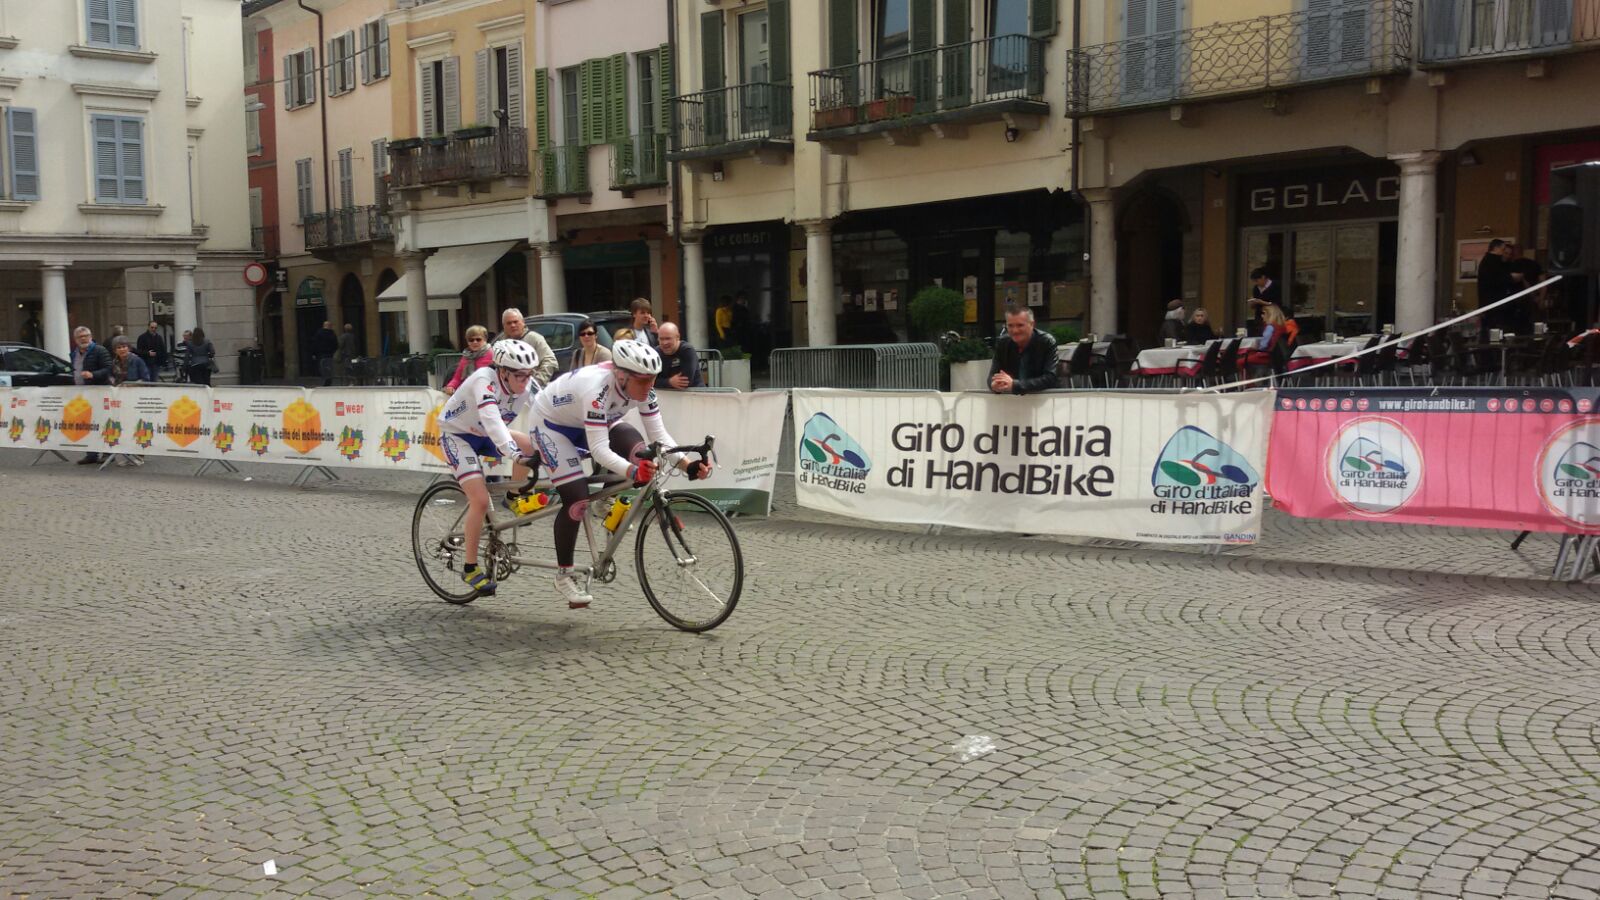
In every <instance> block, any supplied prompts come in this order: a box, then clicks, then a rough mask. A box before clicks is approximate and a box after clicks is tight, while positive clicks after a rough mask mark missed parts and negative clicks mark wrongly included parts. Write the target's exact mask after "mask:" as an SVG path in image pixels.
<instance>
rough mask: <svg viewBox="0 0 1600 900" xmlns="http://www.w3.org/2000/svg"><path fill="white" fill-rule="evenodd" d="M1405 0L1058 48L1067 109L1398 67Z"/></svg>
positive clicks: (1405, 31) (1139, 104)
mask: <svg viewBox="0 0 1600 900" xmlns="http://www.w3.org/2000/svg"><path fill="white" fill-rule="evenodd" d="M1411 10H1412V4H1411V0H1358V2H1340V3H1333V4H1327V5H1326V8H1325V9H1322V10H1318V11H1315V12H1313V11H1310V10H1298V11H1296V12H1291V13H1283V14H1280V15H1274V16H1260V17H1258V18H1254V19H1246V20H1244V21H1240V22H1221V23H1218V24H1215V25H1206V26H1203V27H1200V28H1190V29H1188V30H1185V31H1169V32H1164V33H1160V34H1154V35H1150V36H1148V37H1138V38H1130V39H1128V40H1124V41H1117V42H1115V43H1110V44H1099V45H1096V46H1093V47H1084V48H1082V49H1079V50H1072V51H1068V52H1067V115H1068V116H1070V117H1079V116H1089V115H1096V114H1104V113H1113V112H1122V111H1125V110H1132V109H1140V108H1145V107H1152V106H1165V105H1169V104H1173V103H1183V102H1189V101H1196V100H1211V99H1216V98H1223V97H1230V96H1237V95H1240V94H1251V93H1260V92H1264V91H1279V90H1285V89H1288V88H1293V87H1297V86H1300V85H1309V84H1319V83H1325V82H1332V81H1343V80H1349V79H1357V78H1369V77H1373V76H1377V75H1386V74H1391V73H1396V72H1404V71H1406V70H1407V69H1408V68H1409V67H1410V64H1411V54H1412V47H1411Z"/></svg>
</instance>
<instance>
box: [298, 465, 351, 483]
mask: <svg viewBox="0 0 1600 900" xmlns="http://www.w3.org/2000/svg"><path fill="white" fill-rule="evenodd" d="M312 475H321V476H322V477H323V478H326V479H327V480H329V481H338V480H339V475H338V474H337V473H336V472H334V471H333V470H332V469H330V468H328V467H327V466H306V467H305V468H303V469H301V470H300V474H298V475H296V476H295V477H294V481H292V482H290V486H291V487H301V486H303V485H304V484H305V483H306V482H308V481H310V480H311V476H312Z"/></svg>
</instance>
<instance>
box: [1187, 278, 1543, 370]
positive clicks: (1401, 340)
mask: <svg viewBox="0 0 1600 900" xmlns="http://www.w3.org/2000/svg"><path fill="white" fill-rule="evenodd" d="M1560 280H1561V276H1560V275H1554V276H1551V277H1550V278H1547V279H1545V280H1544V281H1541V282H1539V283H1538V284H1536V285H1533V286H1532V287H1529V288H1524V289H1522V290H1520V291H1518V292H1516V293H1515V294H1512V295H1511V296H1509V297H1506V298H1504V299H1501V300H1496V301H1495V302H1493V303H1491V304H1489V305H1488V306H1484V307H1480V308H1478V309H1475V310H1473V311H1471V312H1469V313H1463V314H1462V315H1459V316H1456V317H1455V318H1454V319H1451V320H1450V321H1448V322H1440V323H1439V324H1437V325H1434V326H1432V327H1430V328H1424V329H1422V330H1421V331H1413V332H1412V333H1410V334H1402V335H1399V336H1398V337H1394V338H1390V339H1389V340H1387V341H1379V342H1378V343H1376V344H1373V345H1372V346H1371V347H1367V348H1365V349H1362V350H1357V351H1356V352H1355V353H1352V354H1350V355H1349V356H1340V357H1337V358H1335V359H1325V360H1323V361H1322V362H1319V363H1313V364H1311V365H1309V366H1306V367H1305V368H1301V369H1295V370H1294V371H1293V372H1290V373H1286V374H1284V375H1278V374H1276V373H1274V374H1272V375H1267V376H1265V377H1262V378H1252V379H1250V380H1249V381H1233V382H1229V383H1228V384H1219V385H1217V386H1215V387H1208V388H1200V389H1199V390H1200V392H1201V393H1209V392H1211V391H1226V390H1232V389H1233V388H1237V387H1242V386H1244V385H1247V384H1258V383H1260V382H1263V381H1275V380H1277V379H1279V378H1286V377H1288V375H1295V376H1299V375H1304V374H1305V373H1307V372H1311V371H1314V370H1316V369H1321V368H1324V367H1326V366H1337V365H1340V364H1342V363H1347V362H1350V361H1351V360H1353V359H1359V358H1360V357H1363V356H1366V355H1367V354H1368V353H1376V352H1378V351H1379V350H1382V349H1383V348H1385V347H1389V346H1393V345H1395V344H1400V343H1404V342H1406V341H1411V340H1415V339H1417V338H1420V337H1423V336H1425V335H1429V334H1432V333H1434V332H1435V331H1438V330H1439V329H1441V328H1449V327H1450V326H1452V325H1455V324H1457V323H1460V322H1465V321H1466V320H1468V319H1470V318H1472V317H1474V316H1480V315H1483V314H1484V313H1486V312H1488V311H1489V310H1491V309H1494V308H1496V307H1499V306H1504V305H1506V304H1507V303H1510V302H1511V301H1513V300H1517V299H1520V298H1522V297H1526V296H1527V295H1529V294H1531V293H1533V292H1534V291H1537V290H1539V289H1540V288H1545V287H1549V286H1550V285H1552V284H1555V283H1556V282H1558V281H1560Z"/></svg>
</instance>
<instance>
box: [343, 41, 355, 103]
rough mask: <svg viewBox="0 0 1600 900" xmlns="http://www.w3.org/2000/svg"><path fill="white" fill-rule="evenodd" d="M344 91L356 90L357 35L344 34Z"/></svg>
mask: <svg viewBox="0 0 1600 900" xmlns="http://www.w3.org/2000/svg"><path fill="white" fill-rule="evenodd" d="M344 89H345V90H347V91H353V90H355V89H356V33H355V32H354V31H346V32H345V33H344Z"/></svg>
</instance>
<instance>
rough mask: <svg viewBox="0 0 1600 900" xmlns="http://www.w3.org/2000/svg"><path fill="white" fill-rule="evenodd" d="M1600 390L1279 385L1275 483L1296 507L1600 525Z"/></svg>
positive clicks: (1557, 526) (1275, 491)
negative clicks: (1293, 387) (1292, 387)
mask: <svg viewBox="0 0 1600 900" xmlns="http://www.w3.org/2000/svg"><path fill="white" fill-rule="evenodd" d="M1597 401H1600V390H1595V389H1592V388H1574V389H1567V390H1559V389H1546V388H1460V389H1446V388H1441V389H1437V390H1435V389H1426V390H1412V389H1403V388H1400V389H1382V388H1379V389H1366V390H1354V391H1351V390H1345V391H1339V390H1287V391H1280V392H1279V393H1278V403H1277V409H1276V410H1275V412H1274V414H1273V419H1272V443H1271V449H1270V452H1269V454H1268V457H1267V491H1268V493H1270V494H1271V495H1272V499H1273V503H1274V504H1275V505H1276V506H1277V507H1278V508H1279V509H1282V510H1284V511H1285V512H1287V513H1289V514H1290V515H1293V516H1300V517H1303V518H1313V519H1355V520H1369V521H1383V522H1397V523H1409V524H1419V525H1461V526H1467V527H1473V528H1504V529H1509V530H1517V531H1524V530H1525V531H1554V532H1566V533H1584V534H1596V533H1600V409H1597Z"/></svg>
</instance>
